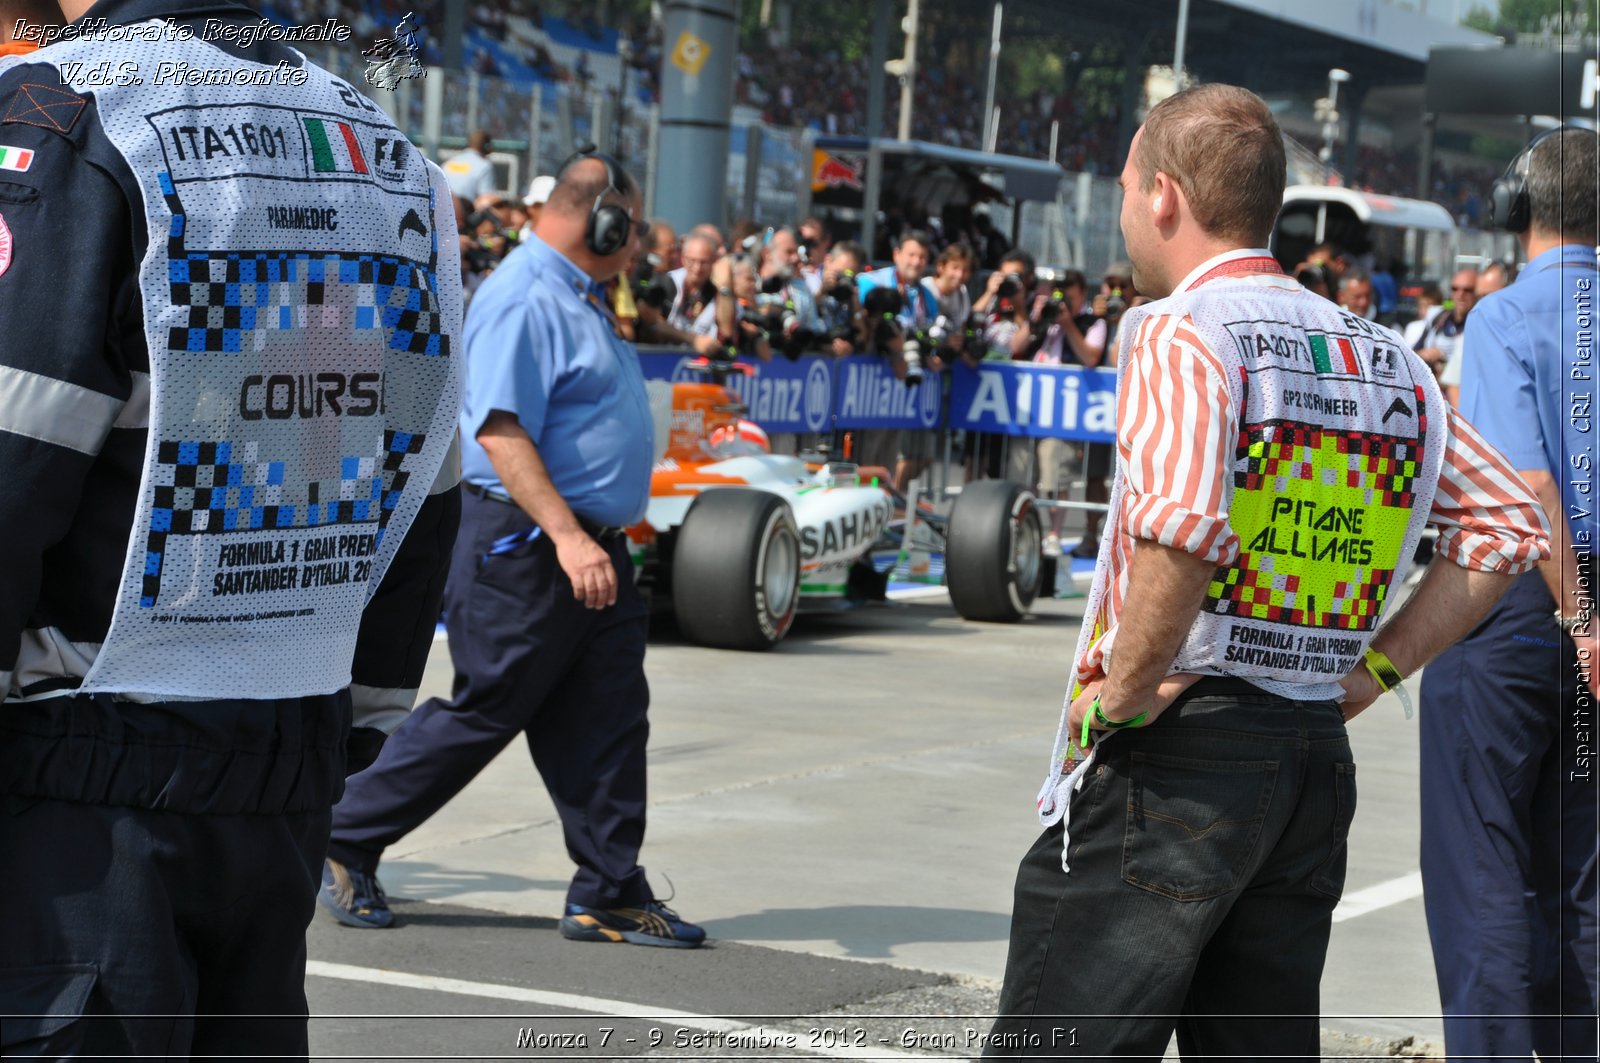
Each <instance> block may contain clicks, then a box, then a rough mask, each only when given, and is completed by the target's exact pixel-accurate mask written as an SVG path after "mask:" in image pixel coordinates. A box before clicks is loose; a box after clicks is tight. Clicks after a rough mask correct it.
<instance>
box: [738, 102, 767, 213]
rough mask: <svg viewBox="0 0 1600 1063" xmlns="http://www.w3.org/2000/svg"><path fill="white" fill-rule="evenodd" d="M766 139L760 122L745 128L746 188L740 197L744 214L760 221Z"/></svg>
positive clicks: (764, 130)
mask: <svg viewBox="0 0 1600 1063" xmlns="http://www.w3.org/2000/svg"><path fill="white" fill-rule="evenodd" d="M765 140H766V129H765V128H764V127H763V126H762V125H761V124H760V123H759V122H752V123H751V124H750V125H747V126H745V128H744V190H743V193H742V194H741V195H740V197H739V201H740V206H741V208H742V209H743V211H744V216H745V217H746V218H749V219H751V220H752V221H760V220H761V219H760V218H758V217H757V212H758V211H759V210H760V209H761V203H760V193H761V149H762V144H763V142H764V141H765Z"/></svg>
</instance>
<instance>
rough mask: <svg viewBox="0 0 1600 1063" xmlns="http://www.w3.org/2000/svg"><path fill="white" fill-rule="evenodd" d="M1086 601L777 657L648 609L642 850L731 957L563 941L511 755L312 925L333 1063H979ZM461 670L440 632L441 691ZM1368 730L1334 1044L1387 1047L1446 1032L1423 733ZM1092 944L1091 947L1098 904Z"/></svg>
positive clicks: (895, 614) (798, 633)
mask: <svg viewBox="0 0 1600 1063" xmlns="http://www.w3.org/2000/svg"><path fill="white" fill-rule="evenodd" d="M1082 607H1083V599H1082V598H1076V599H1068V600H1058V601H1044V602H1040V603H1038V605H1037V607H1036V610H1035V615H1034V616H1033V617H1031V618H1030V619H1028V620H1027V621H1025V622H1023V623H1021V624H1017V625H984V624H973V623H967V622H964V621H962V620H960V619H959V618H957V617H956V616H955V614H954V612H953V610H952V609H951V608H950V606H949V604H948V601H947V600H938V599H935V600H930V601H916V602H909V603H895V604H892V605H889V606H879V607H873V608H868V609H863V610H857V611H853V612H848V613H840V614H831V615H821V616H807V617H802V618H800V619H799V620H798V621H797V623H796V625H795V628H794V630H793V631H792V632H791V633H790V635H789V637H788V638H787V639H786V640H785V641H784V642H783V643H782V644H781V645H780V646H779V647H778V648H777V649H776V650H775V651H774V652H772V653H768V654H745V653H733V652H725V651H717V650H707V649H702V648H699V647H695V646H690V645H688V644H686V643H684V642H682V641H681V640H680V639H678V638H677V637H676V634H675V633H674V632H673V631H672V629H671V627H670V625H658V626H657V628H656V629H655V630H654V631H653V633H652V641H651V646H650V652H649V655H648V658H647V662H646V669H647V672H648V675H649V678H650V683H651V688H652V698H653V703H652V708H651V721H652V735H651V743H650V770H651V776H650V786H651V807H650V823H649V830H648V834H647V837H646V842H645V848H644V853H643V863H644V864H645V866H646V867H647V869H648V870H649V873H650V876H651V880H652V882H653V884H654V885H655V887H656V889H657V891H658V892H660V893H662V894H667V893H670V892H671V891H672V890H674V889H675V890H676V898H675V899H674V900H673V901H672V904H673V906H674V907H675V908H677V909H678V910H679V911H680V912H681V913H682V914H683V915H684V916H685V917H687V918H690V919H693V920H695V921H697V922H700V923H702V924H703V925H704V926H705V927H706V929H707V931H708V933H709V934H710V935H711V938H712V939H713V942H712V944H711V945H710V946H709V947H707V948H706V949H702V950H698V951H679V950H666V949H649V948H639V947H634V946H625V945H597V944H580V943H574V942H567V941H564V940H562V939H561V938H560V937H559V935H558V934H557V933H556V931H555V929H554V927H555V922H554V920H555V917H556V916H557V915H558V914H559V912H560V909H561V903H562V896H563V892H564V890H565V887H566V882H567V879H568V876H569V875H570V870H571V865H570V863H569V862H568V860H567V857H566V854H565V851H564V848H563V846H562V843H561V837H560V829H559V826H558V824H557V822H556V819H555V816H554V812H553V810H552V808H551V806H550V804H549V801H548V799H547V798H546V797H545V794H544V790H543V787H542V785H541V784H540V783H539V781H538V778H537V776H536V774H535V773H534V771H533V768H532V766H531V763H530V762H529V759H528V755H527V750H526V747H525V746H524V745H523V744H522V743H514V744H513V745H512V746H510V747H508V748H507V750H506V751H505V752H504V753H503V754H502V755H501V756H500V757H498V758H497V759H496V760H495V761H494V762H493V763H492V764H491V765H490V767H489V768H488V769H487V770H485V772H484V773H483V774H482V775H481V776H480V777H479V778H478V779H477V780H476V781H474V782H473V783H472V784H471V785H470V786H468V787H467V789H466V790H464V791H463V792H462V793H461V794H460V795H459V796H458V797H457V798H456V799H455V800H454V801H453V802H452V803H451V804H450V805H448V806H447V807H446V808H445V809H444V810H443V811H441V812H440V813H439V814H438V815H436V816H435V817H434V818H433V819H432V820H431V821H430V822H429V823H427V824H425V825H424V826H423V827H422V828H420V829H419V830H418V831H416V832H415V833H414V834H412V835H411V836H410V837H408V838H406V839H405V840H404V841H402V842H401V843H400V844H399V845H397V846H395V847H394V848H393V849H391V850H390V852H389V854H388V855H387V857H386V859H385V861H384V864H383V867H382V868H381V870H380V877H381V879H382V881H383V883H384V885H385V887H386V889H387V890H388V892H389V895H390V897H391V898H392V899H394V900H395V905H394V906H395V909H396V912H397V914H398V916H399V920H400V925H399V926H397V927H395V928H393V929H390V930H385V931H361V930H353V929H348V928H345V927H340V926H338V925H336V924H334V923H333V921H332V920H331V919H330V918H329V917H327V916H326V915H325V914H323V913H321V912H320V911H319V913H318V914H317V916H316V917H315V918H314V920H313V923H312V926H311V928H310V931H309V933H308V937H307V941H308V952H309V957H310V970H309V972H308V973H309V977H308V980H307V993H308V997H309V1000H310V1004H311V1010H312V1014H313V1020H312V1025H311V1038H312V1051H313V1054H314V1056H316V1058H327V1059H332V1058H340V1057H343V1058H358V1059H380V1058H405V1057H410V1058H445V1057H453V1058H461V1059H489V1058H524V1057H527V1056H530V1055H542V1056H546V1057H550V1056H555V1057H560V1058H573V1059H599V1058H606V1057H607V1056H631V1055H648V1056H670V1057H674V1058H690V1057H692V1058H712V1057H733V1056H744V1057H746V1058H761V1059H774V1058H785V1057H789V1058H796V1057H798V1058H819V1057H821V1056H833V1057H836V1058H854V1059H868V1058H892V1057H893V1056H894V1054H898V1055H899V1056H907V1055H911V1056H916V1055H946V1056H950V1055H954V1056H970V1055H974V1054H976V1049H975V1048H972V1047H970V1045H971V1039H972V1037H973V1036H974V1034H975V1033H976V1034H981V1033H982V1032H984V1031H986V1030H987V1028H988V1022H989V1020H988V1019H986V1018H982V1017H981V1016H983V1015H985V1014H992V1012H993V1010H994V1005H995V999H996V995H997V991H998V979H999V978H1000V976H1001V974H1002V971H1003V968H1004V963H1005V950H1006V934H1007V928H1008V922H1009V913H1010V908H1011V886H1012V878H1013V875H1014V872H1015V868H1016V863H1017V861H1018V859H1019V858H1020V857H1021V855H1022V853H1023V851H1024V850H1025V849H1026V848H1027V846H1028V845H1029V843H1030V842H1031V841H1032V839H1033V838H1034V836H1035V835H1036V833H1037V827H1036V821H1035V819H1034V817H1033V797H1034V794H1035V792H1036V790H1037V788H1038V785H1039V782H1040V780H1041V779H1042V777H1043V771H1044V769H1045V766H1046V762H1047V760H1048V756H1049V752H1050V743H1051V739H1052V737H1053V735H1054V730H1055V726H1056V720H1057V715H1058V713H1059V709H1060V701H1061V693H1062V690H1063V687H1064V682H1065V675H1066V669H1067V660H1068V657H1069V656H1070V653H1071V649H1072V646H1073V645H1074V643H1075V640H1076V638H1077V631H1078V622H1079V618H1080V616H1081V612H1082ZM449 680H450V665H449V658H448V655H447V652H446V647H445V644H444V642H443V640H442V639H441V640H440V641H439V642H438V643H437V644H436V645H435V648H434V653H433V656H432V658H431V660H430V664H429V669H428V673H427V676H426V678H425V680H424V684H423V694H424V696H427V695H430V694H436V693H443V692H445V691H446V690H447V689H448V686H449ZM1409 686H1410V688H1411V690H1412V693H1413V695H1414V694H1415V692H1416V681H1415V679H1413V680H1411V681H1410V682H1409ZM1352 743H1353V745H1354V746H1355V753H1356V761H1357V764H1358V779H1359V786H1360V803H1359V808H1358V810H1357V814H1356V819H1355V824H1354V827H1353V828H1352V832H1351V842H1350V849H1351V854H1350V869H1349V877H1348V881H1347V884H1346V890H1345V894H1346V901H1345V904H1344V906H1343V907H1342V908H1341V910H1340V912H1339V913H1338V914H1337V915H1336V922H1335V925H1334V929H1333V940H1332V944H1331V947H1330V950H1329V956H1328V965H1327V970H1326V974H1325V976H1324V979H1323V1013H1324V1018H1323V1026H1324V1030H1325V1037H1324V1052H1325V1053H1327V1054H1339V1055H1356V1054H1367V1053H1369V1052H1370V1054H1372V1055H1388V1054H1389V1053H1390V1052H1391V1051H1392V1050H1393V1049H1392V1047H1391V1046H1392V1045H1393V1044H1395V1043H1396V1042H1400V1041H1403V1040H1404V1039H1405V1038H1406V1037H1414V1038H1416V1039H1418V1040H1419V1041H1422V1040H1428V1041H1437V1040H1439V1039H1440V1037H1441V1026H1440V1022H1439V1018H1438V997H1437V991H1436V988H1435V982H1434V976H1433V971H1432V963H1431V959H1430V954H1429V950H1428V941H1427V932H1426V928H1425V926H1424V923H1423V914H1422V902H1421V899H1420V888H1419V887H1418V886H1417V885H1416V883H1415V880H1414V877H1412V876H1414V872H1415V869H1416V859H1417V857H1416V854H1417V728H1416V724H1415V722H1414V721H1407V720H1406V719H1405V718H1404V716H1403V713H1402V711H1401V708H1400V706H1399V704H1398V702H1397V701H1396V700H1395V699H1394V698H1393V697H1392V696H1388V697H1385V698H1384V699H1383V700H1382V701H1380V702H1379V703H1378V704H1377V705H1376V706H1374V707H1373V708H1372V709H1371V710H1369V711H1368V712H1367V713H1366V714H1365V715H1364V716H1363V717H1362V718H1361V719H1360V720H1358V721H1357V723H1356V724H1355V725H1354V726H1353V727H1352ZM669 878H670V881H671V885H670V886H669V885H668V879H669ZM1083 948H1084V951H1085V957H1086V962H1092V955H1093V931H1092V920H1090V921H1088V922H1086V924H1085V931H1084V934H1083ZM846 1013H852V1014H854V1015H857V1016H859V1015H883V1016H898V1017H889V1018H881V1019H880V1018H874V1019H863V1018H848V1019H847V1018H844V1017H842V1016H843V1015H845V1014H846ZM373 1016H377V1018H373ZM539 1016H544V1018H537V1017H539ZM608 1016H610V1017H608ZM616 1016H633V1017H632V1018H617V1017H616ZM933 1016H938V1017H933ZM757 1027H759V1030H758V1029H756V1028H757ZM604 1028H613V1029H614V1032H613V1033H612V1034H610V1035H609V1039H608V1040H607V1042H606V1044H605V1045H604V1046H602V1045H601V1044H600V1040H601V1037H602V1034H601V1033H600V1031H601V1030H602V1029H604ZM829 1029H833V1030H836V1031H842V1033H835V1034H834V1035H833V1036H832V1037H831V1038H830V1037H829V1035H827V1034H824V1033H822V1032H821V1031H824V1030H829ZM519 1030H528V1031H530V1032H529V1033H528V1034H523V1035H522V1036H524V1037H525V1038H526V1037H531V1038H532V1039H533V1042H534V1043H533V1045H531V1046H528V1047H519V1046H518V1041H517V1039H518V1036H519ZM652 1030H655V1031H657V1033H658V1034H659V1037H660V1041H661V1043H660V1044H659V1045H655V1046H652V1045H651V1040H652V1034H651V1031H652ZM813 1030H816V1031H819V1032H818V1033H812V1032H811V1031H813ZM580 1034H581V1035H583V1037H584V1038H585V1039H586V1045H583V1046H580V1045H578V1044H577V1043H576V1038H577V1037H578V1036H579V1035H580ZM769 1035H770V1036H769ZM629 1037H632V1038H634V1040H633V1041H632V1042H631V1043H630V1042H629V1041H628V1040H627V1039H628V1038H629ZM761 1037H767V1038H768V1040H767V1041H766V1042H763V1041H761V1040H760V1038H761ZM791 1037H792V1038H793V1042H792V1044H791V1042H790V1041H789V1038H791ZM1365 1038H1372V1040H1366V1039H1365ZM741 1039H743V1040H741ZM1363 1048H1364V1050H1362V1051H1358V1049H1363ZM1087 1050H1088V1046H1082V1047H1080V1048H1078V1049H1077V1050H1076V1051H1073V1052H1069V1053H1067V1055H1068V1057H1069V1058H1072V1057H1081V1056H1082V1055H1083V1054H1084V1053H1085V1052H1086V1051H1087Z"/></svg>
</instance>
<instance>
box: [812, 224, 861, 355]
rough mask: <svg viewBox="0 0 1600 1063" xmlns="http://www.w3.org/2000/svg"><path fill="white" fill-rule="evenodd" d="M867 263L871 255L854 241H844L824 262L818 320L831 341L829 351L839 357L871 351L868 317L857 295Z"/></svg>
mask: <svg viewBox="0 0 1600 1063" xmlns="http://www.w3.org/2000/svg"><path fill="white" fill-rule="evenodd" d="M866 263H867V253H866V251H865V250H863V249H862V247H861V245H860V244H858V243H856V242H855V241H854V240H841V241H840V242H839V243H837V244H835V245H834V246H833V248H832V250H830V251H829V252H828V255H827V257H826V258H824V259H823V260H822V270H821V272H820V273H819V274H818V276H819V277H820V278H821V280H820V281H819V282H818V285H817V317H818V318H820V319H821V321H822V331H823V334H824V335H825V336H827V337H828V349H829V350H830V351H832V352H833V353H834V354H835V355H837V356H838V357H841V358H842V357H844V356H845V355H847V354H854V353H855V352H857V351H864V350H866V349H867V346H868V343H867V332H866V320H865V314H864V312H863V311H862V309H861V299H860V296H859V295H858V294H857V291H858V290H857V287H856V278H857V277H858V276H860V274H861V269H862V267H863V266H865V265H866Z"/></svg>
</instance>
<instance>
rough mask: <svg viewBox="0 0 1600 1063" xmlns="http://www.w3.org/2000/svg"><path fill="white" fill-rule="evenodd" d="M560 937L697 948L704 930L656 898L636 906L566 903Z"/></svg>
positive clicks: (673, 947)
mask: <svg viewBox="0 0 1600 1063" xmlns="http://www.w3.org/2000/svg"><path fill="white" fill-rule="evenodd" d="M561 936H562V937H564V938H567V939H568V940H570V941H627V942H631V943H632V944H634V945H656V946H659V947H662V948H668V949H697V948H699V947H700V945H701V943H702V942H704V941H705V939H706V932H705V931H704V930H702V929H701V928H700V927H698V926H695V925H694V924H693V923H690V922H686V921H685V920H684V919H683V918H682V917H681V916H679V915H678V913H677V912H675V911H673V910H672V909H671V908H668V907H667V906H666V905H664V904H662V903H661V902H660V901H649V902H648V903H646V904H645V905H643V906H642V907H639V908H585V907H584V906H583V905H581V904H569V905H567V914H566V915H564V916H562V918H561Z"/></svg>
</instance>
